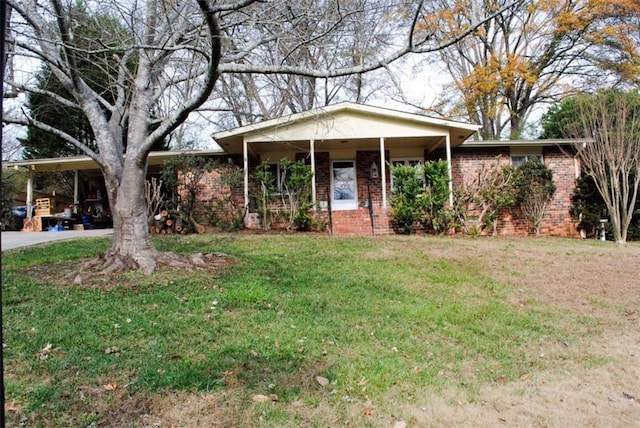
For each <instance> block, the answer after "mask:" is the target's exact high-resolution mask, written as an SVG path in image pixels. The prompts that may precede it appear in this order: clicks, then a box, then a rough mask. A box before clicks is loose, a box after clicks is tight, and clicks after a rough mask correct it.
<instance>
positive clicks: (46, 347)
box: [36, 343, 53, 360]
mask: <svg viewBox="0 0 640 428" xmlns="http://www.w3.org/2000/svg"><path fill="white" fill-rule="evenodd" d="M52 348H53V345H51V344H50V343H47V344H46V345H44V347H43V348H42V349H41V350H39V351H38V352H37V354H36V355H37V356H38V357H40V359H41V360H46V359H47V358H49V353H50V352H51V349H52Z"/></svg>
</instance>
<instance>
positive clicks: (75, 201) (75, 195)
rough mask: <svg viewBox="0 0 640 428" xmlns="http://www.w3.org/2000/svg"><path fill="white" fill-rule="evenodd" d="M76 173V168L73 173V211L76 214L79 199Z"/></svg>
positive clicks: (77, 173)
mask: <svg viewBox="0 0 640 428" xmlns="http://www.w3.org/2000/svg"><path fill="white" fill-rule="evenodd" d="M78 175H79V172H78V170H77V169H76V170H75V171H74V174H73V213H74V214H78V209H79V207H80V200H79V195H78V193H79V192H78V188H79V186H78Z"/></svg>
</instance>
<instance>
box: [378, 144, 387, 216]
mask: <svg viewBox="0 0 640 428" xmlns="http://www.w3.org/2000/svg"><path fill="white" fill-rule="evenodd" d="M380 174H381V178H382V180H381V183H382V208H386V207H387V161H386V159H385V157H384V137H380Z"/></svg>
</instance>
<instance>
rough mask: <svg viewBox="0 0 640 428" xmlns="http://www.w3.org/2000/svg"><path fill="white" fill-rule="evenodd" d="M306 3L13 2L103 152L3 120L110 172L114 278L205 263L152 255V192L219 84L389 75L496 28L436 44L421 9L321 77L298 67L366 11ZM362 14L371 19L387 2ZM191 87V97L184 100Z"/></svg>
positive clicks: (19, 36) (24, 33) (26, 119)
mask: <svg viewBox="0 0 640 428" xmlns="http://www.w3.org/2000/svg"><path fill="white" fill-rule="evenodd" d="M298 3H299V2H298V1H293V0H291V1H288V0H286V1H285V0H281V1H267V0H260V1H259V0H228V1H211V0H195V1H193V0H192V1H180V2H174V1H163V0H146V1H144V2H133V1H131V2H130V1H116V0H110V1H104V2H86V3H84V4H76V5H72V6H69V5H68V4H67V3H65V2H63V0H50V1H46V2H45V1H41V0H8V4H9V5H10V6H11V7H12V8H13V13H14V14H13V21H12V26H11V31H12V33H13V40H15V47H16V55H22V56H24V57H29V58H35V59H37V60H38V61H41V62H44V63H46V64H47V65H48V66H49V67H51V70H52V72H53V74H54V75H55V77H56V78H57V79H58V80H59V81H60V82H61V84H62V85H63V86H64V88H65V89H66V91H67V93H68V94H69V96H68V97H64V96H61V95H57V94H53V93H47V95H48V96H50V97H52V98H53V99H55V100H56V101H57V102H59V103H60V104H62V105H65V106H68V107H73V108H77V109H79V110H81V111H82V112H84V114H85V115H86V116H87V118H88V120H89V122H90V124H91V128H92V130H93V132H94V135H95V138H96V146H97V150H92V149H91V148H89V147H87V146H86V145H85V144H83V143H82V142H80V141H78V140H77V139H75V138H73V137H72V136H70V135H68V134H65V133H64V132H62V131H60V130H59V129H56V128H55V127H54V126H49V125H46V124H44V123H41V122H38V121H37V120H34V119H33V118H32V117H30V116H29V115H28V114H27V113H25V114H24V115H22V116H10V115H4V116H3V120H4V122H7V123H19V124H23V125H27V126H35V127H38V128H40V129H43V130H46V131H49V132H51V133H54V134H56V135H58V136H60V137H62V138H64V139H65V140H66V141H69V142H70V143H72V144H74V145H76V147H78V148H80V149H81V150H82V151H83V152H84V153H86V154H87V155H88V156H90V157H91V158H92V159H93V160H95V162H96V163H97V164H98V165H99V166H100V168H101V170H102V173H103V176H104V179H105V184H106V190H107V193H108V199H109V205H110V210H111V213H112V216H113V225H114V235H113V241H112V245H111V247H110V249H109V251H108V253H107V255H106V257H104V262H103V263H102V266H101V267H103V268H104V270H105V271H107V272H111V271H116V270H120V269H129V268H136V269H141V270H143V271H144V272H146V273H151V272H153V270H154V269H155V268H156V266H157V264H159V263H160V264H163V263H164V264H170V265H173V266H186V265H190V264H193V263H194V262H195V261H194V260H192V259H189V258H185V257H181V256H178V255H175V254H167V253H161V252H159V251H157V250H155V249H154V248H153V246H152V243H151V241H150V238H149V230H148V225H147V215H146V211H147V206H146V200H145V192H144V183H145V175H146V171H147V158H148V154H149V151H150V150H151V147H152V146H153V144H154V143H155V142H157V141H159V140H162V139H164V138H165V137H167V136H168V135H170V134H171V133H172V132H173V131H174V130H176V129H177V127H178V126H179V125H181V124H182V123H183V122H184V121H185V120H186V119H187V117H188V116H189V114H190V113H192V112H194V111H196V110H197V109H198V108H200V107H201V106H202V105H203V104H204V103H205V102H206V101H207V99H208V98H209V97H210V95H211V93H212V91H213V89H214V87H215V83H216V81H217V80H218V78H219V76H220V75H221V74H231V73H235V74H238V73H239V74H261V75H301V76H306V77H308V78H314V79H331V78H339V77H341V76H350V75H358V74H362V73H366V72H369V71H372V70H377V69H381V68H384V67H385V66H386V65H387V64H390V63H391V62H393V61H395V60H397V59H399V58H401V57H403V56H404V55H406V54H407V53H410V52H416V53H425V52H435V51H438V50H440V49H443V48H444V47H446V46H448V45H451V44H452V43H455V42H456V41H458V40H460V39H461V38H463V37H465V36H466V35H468V34H470V33H471V32H473V31H474V29H475V28H477V27H478V26H479V25H481V24H482V22H483V21H485V20H487V19H491V18H492V16H487V17H486V18H483V19H482V20H481V21H480V22H477V23H473V24H472V25H470V26H469V27H468V28H467V29H466V30H465V31H462V32H457V33H456V34H455V35H454V36H453V37H452V38H451V39H449V40H444V41H438V42H437V43H436V42H434V41H432V40H430V39H426V38H420V37H419V36H418V35H417V34H416V32H415V24H416V23H417V22H418V21H419V20H420V19H419V17H420V16H421V14H422V13H423V8H422V3H421V2H420V3H419V4H417V5H416V6H415V7H414V8H413V9H412V10H411V14H410V15H409V16H410V17H411V19H409V20H408V21H409V25H406V26H405V27H403V33H404V34H403V36H402V38H396V41H397V43H396V45H389V46H386V48H385V49H380V50H379V51H378V52H377V54H376V56H375V57H372V58H367V59H366V60H365V61H363V62H362V63H359V64H349V65H347V64H345V63H342V62H338V63H336V64H337V67H327V68H323V67H313V66H309V65H308V64H307V65H298V64H297V63H296V62H295V61H293V60H291V58H294V57H295V56H296V55H298V54H300V53H301V52H303V53H304V52H305V51H306V50H309V49H313V48H314V47H315V46H318V45H320V44H323V43H326V42H327V40H329V38H330V37H332V36H333V35H335V34H340V33H342V34H348V33H349V31H350V28H349V26H348V25H347V24H348V23H349V19H350V18H351V17H355V16H356V15H357V14H359V13H362V12H361V10H360V9H361V7H360V6H362V5H359V4H356V3H355V2H343V1H339V0H326V1H322V2H316V3H315V4H314V6H315V7H312V8H309V7H306V8H304V9H300V8H298V7H296V5H298ZM364 3H365V4H364V6H366V7H367V8H368V10H369V11H372V10H375V8H377V7H378V6H379V3H380V2H377V1H373V0H372V1H370V2H364ZM354 5H355V6H358V7H355V8H354V7H353V6H354ZM74 7H83V8H84V9H86V10H87V12H88V15H90V16H94V17H95V23H96V25H97V26H98V27H99V29H100V31H97V32H96V34H95V36H94V37H93V38H92V40H91V43H87V40H79V39H81V38H82V37H81V36H79V35H77V34H75V32H74V20H73V16H74V14H73V11H74ZM380 13H383V14H389V16H402V15H401V14H402V13H406V6H404V5H402V4H400V5H397V6H396V8H395V9H394V8H391V9H385V10H382V11H381V12H380ZM301 15H304V16H305V18H306V19H307V21H308V24H307V25H308V26H309V31H295V30H296V23H297V22H299V18H300V16H301ZM103 17H104V18H106V19H103ZM354 19H355V18H354ZM110 22H111V23H113V22H115V23H117V25H109V23H110ZM123 28H124V29H125V30H126V31H122V29H123ZM375 36H376V35H375V34H372V35H371V37H375ZM116 41H117V43H116ZM265 52H273V53H274V55H275V54H277V55H278V61H265V59H264V57H263V55H264V53H265ZM338 52H339V51H336V55H337V54H338ZM88 57H90V58H96V59H95V61H94V64H95V66H96V67H102V68H105V69H109V70H113V72H109V73H105V74H106V75H108V76H115V77H114V78H113V81H112V82H111V84H110V85H109V86H108V88H106V89H104V90H108V91H110V96H109V97H105V96H104V93H103V92H102V90H97V89H96V88H95V87H93V86H92V84H91V74H90V70H85V69H82V68H80V67H78V64H79V63H80V62H81V60H86V59H87V58H88ZM8 83H10V84H12V85H13V86H14V87H16V88H18V89H20V90H23V91H30V90H31V91H34V90H37V89H35V88H32V87H29V86H28V85H26V84H21V83H19V82H8ZM186 85H189V86H190V90H189V91H185V86H186ZM161 106H163V108H160V107H161ZM125 142H126V145H125ZM125 146H126V150H125Z"/></svg>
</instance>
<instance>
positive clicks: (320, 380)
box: [316, 376, 329, 386]
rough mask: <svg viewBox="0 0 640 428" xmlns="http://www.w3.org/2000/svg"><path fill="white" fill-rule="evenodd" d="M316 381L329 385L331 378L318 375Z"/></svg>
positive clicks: (322, 384)
mask: <svg viewBox="0 0 640 428" xmlns="http://www.w3.org/2000/svg"><path fill="white" fill-rule="evenodd" d="M316 382H318V383H319V384H320V386H327V385H329V379H327V378H326V377H322V376H316Z"/></svg>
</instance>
